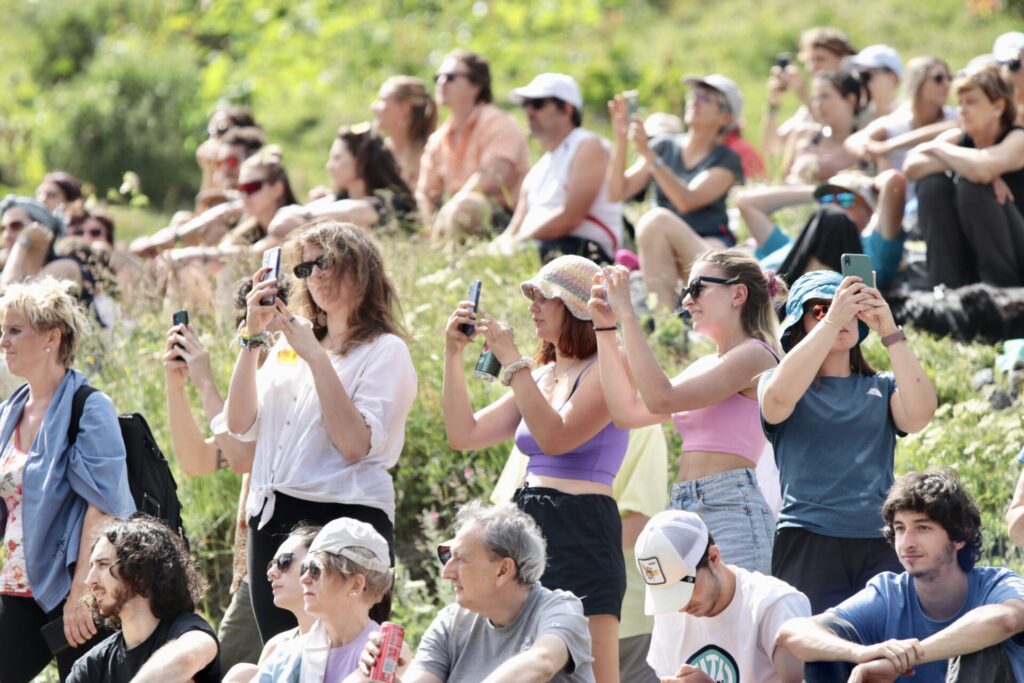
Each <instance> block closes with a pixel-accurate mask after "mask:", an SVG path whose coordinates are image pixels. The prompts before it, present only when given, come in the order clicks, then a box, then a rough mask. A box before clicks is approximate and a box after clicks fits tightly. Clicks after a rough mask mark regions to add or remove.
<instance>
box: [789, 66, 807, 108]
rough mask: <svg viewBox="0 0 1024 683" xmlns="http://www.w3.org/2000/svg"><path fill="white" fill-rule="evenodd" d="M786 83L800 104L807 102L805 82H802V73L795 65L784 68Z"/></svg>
mask: <svg viewBox="0 0 1024 683" xmlns="http://www.w3.org/2000/svg"><path fill="white" fill-rule="evenodd" d="M785 73H786V82H787V84H788V85H789V88H790V89H791V90H792V91H793V94H795V95H796V96H797V97H798V98H799V99H800V101H801V102H807V81H805V80H804V73H803V72H802V71H800V67H798V66H797V65H796V64H790V65H789V66H787V67H786V68H785Z"/></svg>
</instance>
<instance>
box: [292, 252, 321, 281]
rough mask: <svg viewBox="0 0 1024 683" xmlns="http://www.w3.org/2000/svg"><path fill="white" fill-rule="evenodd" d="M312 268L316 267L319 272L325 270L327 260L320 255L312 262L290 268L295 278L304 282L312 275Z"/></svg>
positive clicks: (304, 262)
mask: <svg viewBox="0 0 1024 683" xmlns="http://www.w3.org/2000/svg"><path fill="white" fill-rule="evenodd" d="M313 266H317V267H319V268H320V270H327V258H326V257H325V256H324V255H323V254H321V255H320V256H317V257H316V258H315V259H313V260H312V261H303V262H302V263H300V264H299V265H297V266H295V267H294V268H292V272H293V273H295V277H297V278H299V279H300V280H305V279H306V278H307V277H309V276H310V275H312V274H313Z"/></svg>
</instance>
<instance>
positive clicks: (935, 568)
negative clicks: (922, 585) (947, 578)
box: [907, 541, 956, 581]
mask: <svg viewBox="0 0 1024 683" xmlns="http://www.w3.org/2000/svg"><path fill="white" fill-rule="evenodd" d="M954 562H956V546H954V545H953V542H952V541H950V542H949V543H947V544H946V547H945V548H943V549H942V552H941V553H940V554H939V556H938V557H936V558H935V561H934V562H932V565H931V566H930V567H928V568H925V569H917V570H914V571H909V570H908V571H907V574H909V575H910V578H912V579H917V580H919V581H934V580H935V579H937V578H939V576H940V575H941V573H942V570H943V568H944V567H946V566H948V565H949V564H951V563H954Z"/></svg>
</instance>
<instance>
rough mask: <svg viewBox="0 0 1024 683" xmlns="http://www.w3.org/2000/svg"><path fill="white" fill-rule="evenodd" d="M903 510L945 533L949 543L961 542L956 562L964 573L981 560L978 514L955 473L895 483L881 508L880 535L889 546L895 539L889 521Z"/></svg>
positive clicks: (913, 477) (930, 474)
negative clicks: (923, 517) (923, 516)
mask: <svg viewBox="0 0 1024 683" xmlns="http://www.w3.org/2000/svg"><path fill="white" fill-rule="evenodd" d="M904 510H912V511H914V512H923V513H924V514H926V515H928V517H929V518H930V519H932V520H933V521H935V522H937V523H938V524H939V525H941V526H942V528H943V529H945V530H946V533H947V534H949V540H950V541H953V542H960V541H962V542H963V543H964V547H963V548H961V549H960V551H959V552H957V556H956V560H957V563H958V564H959V565H960V568H961V569H963V570H964V571H965V572H969V571H971V569H973V568H974V565H975V564H976V563H977V562H978V560H979V559H980V558H981V514H980V513H979V512H978V506H977V505H976V504H975V503H974V499H973V498H971V495H970V494H969V493H967V491H966V490H965V489H964V487H963V485H962V484H961V483H960V478H959V477H957V476H956V473H954V472H953V471H951V470H938V471H933V472H910V473H909V474H905V475H903V476H902V477H900V478H899V479H897V480H896V483H895V484H893V485H892V488H891V489H889V495H888V496H887V497H886V499H885V503H884V504H883V505H882V519H883V520H884V521H885V526H883V527H882V533H883V534H885V538H886V539H887V540H888V541H889V543H894V539H895V536H896V533H895V531H894V530H893V526H892V525H893V519H894V518H895V517H896V513H897V512H902V511H904Z"/></svg>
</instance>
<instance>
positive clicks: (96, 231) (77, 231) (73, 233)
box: [68, 228, 103, 239]
mask: <svg viewBox="0 0 1024 683" xmlns="http://www.w3.org/2000/svg"><path fill="white" fill-rule="evenodd" d="M68 236H69V237H86V236H89V237H93V238H95V239H99V238H100V237H103V228H89V229H88V230H82V229H81V228H68Z"/></svg>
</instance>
